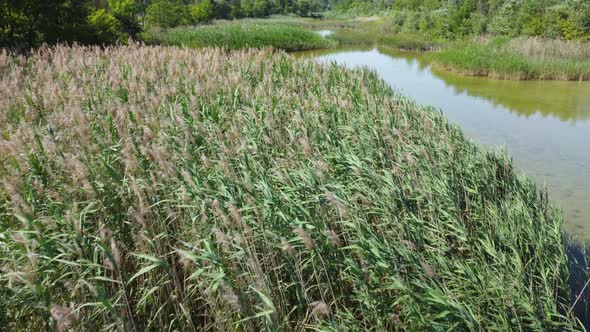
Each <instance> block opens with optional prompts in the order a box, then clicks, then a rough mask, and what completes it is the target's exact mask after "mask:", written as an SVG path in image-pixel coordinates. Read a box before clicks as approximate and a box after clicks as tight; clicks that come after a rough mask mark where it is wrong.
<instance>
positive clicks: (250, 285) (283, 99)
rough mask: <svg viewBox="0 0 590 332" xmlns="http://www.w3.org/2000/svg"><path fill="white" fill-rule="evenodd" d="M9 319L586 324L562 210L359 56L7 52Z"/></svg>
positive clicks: (241, 327) (190, 326)
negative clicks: (364, 65)
mask: <svg viewBox="0 0 590 332" xmlns="http://www.w3.org/2000/svg"><path fill="white" fill-rule="evenodd" d="M0 68H4V69H2V70H3V71H4V74H3V75H2V76H1V77H0V86H2V87H3V91H4V93H2V94H1V95H0V109H1V110H2V112H0V122H1V123H2V124H3V125H2V131H1V133H0V134H1V136H0V137H1V138H0V175H1V177H2V180H1V182H0V183H1V184H2V185H1V187H0V188H1V189H0V269H1V271H2V273H1V274H0V326H3V328H4V329H6V330H37V331H38V330H47V329H52V328H58V329H59V330H61V331H64V330H69V329H78V330H84V331H86V330H125V331H139V330H157V331H162V330H180V331H184V330H211V331H213V330H215V331H217V330H237V331H260V330H269V331H270V330H272V331H275V330H279V329H284V330H309V329H311V330H324V331H327V330H331V331H336V330H343V329H346V330H352V331H357V330H376V331H385V330H417V331H423V330H484V331H487V330H499V331H507V330H528V331H535V330H538V331H542V330H560V331H562V330H575V329H578V328H579V326H578V325H577V322H576V321H575V320H574V318H573V317H572V314H571V313H569V312H568V309H569V306H570V303H571V300H570V295H569V292H568V285H567V280H568V268H567V259H566V255H565V252H564V246H563V244H564V237H563V231H562V220H561V218H560V216H559V214H557V213H556V212H555V211H554V210H553V209H551V207H550V206H549V205H548V199H547V195H546V193H544V192H542V191H539V190H538V189H537V188H536V187H535V185H534V184H533V182H531V181H529V180H528V179H527V178H525V177H523V176H521V175H518V174H516V173H515V171H514V169H513V166H512V163H511V161H510V160H509V159H508V158H507V157H506V156H503V155H498V154H495V153H491V152H487V151H484V150H482V149H480V148H478V147H476V146H474V145H473V144H472V143H470V142H469V141H468V140H467V139H466V138H465V137H464V136H463V134H462V133H461V132H460V131H459V129H458V128H457V127H455V126H453V125H450V124H449V123H448V122H447V120H445V118H444V117H443V116H441V115H440V114H439V113H437V112H434V111H433V110H430V109H423V108H419V107H417V106H416V105H415V104H414V103H413V102H411V101H409V100H407V99H405V98H403V97H401V96H399V95H397V94H396V93H394V92H392V90H390V88H389V87H388V86H387V85H386V84H385V83H384V82H382V81H381V80H379V79H377V77H376V75H375V74H374V73H372V72H368V71H366V70H353V71H349V70H345V69H343V68H341V67H337V66H320V65H318V64H315V63H313V62H311V61H304V60H297V59H295V58H293V57H291V56H288V55H286V54H284V53H281V52H278V53H277V52H274V51H270V50H245V51H239V52H226V51H225V50H221V49H204V50H193V49H189V48H176V47H145V46H141V45H136V44H131V45H129V46H125V47H123V46H121V47H107V48H99V47H78V46H76V47H65V46H58V47H55V48H51V49H49V48H41V49H39V50H37V51H36V52H35V53H34V54H32V55H31V56H30V57H28V58H25V57H15V56H10V55H6V54H4V55H3V56H2V57H0Z"/></svg>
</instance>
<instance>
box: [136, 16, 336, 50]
mask: <svg viewBox="0 0 590 332" xmlns="http://www.w3.org/2000/svg"><path fill="white" fill-rule="evenodd" d="M143 38H144V39H145V40H146V41H147V42H149V43H157V44H163V45H176V46H187V47H192V48H203V47H223V48H227V49H242V48H249V47H254V48H261V47H274V48H277V49H282V50H286V51H301V50H310V49H319V48H328V47H331V46H335V43H334V42H333V41H331V40H328V39H326V38H324V37H322V36H320V35H319V34H317V33H315V32H313V31H309V30H307V29H305V28H303V27H300V26H296V25H292V24H283V23H273V24H269V23H260V22H259V20H257V21H247V20H245V21H236V22H227V21H219V22H216V23H215V24H211V25H203V26H197V27H179V28H174V29H152V30H149V31H147V32H145V33H144V35H143Z"/></svg>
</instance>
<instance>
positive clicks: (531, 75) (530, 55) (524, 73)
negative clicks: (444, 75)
mask: <svg viewBox="0 0 590 332" xmlns="http://www.w3.org/2000/svg"><path fill="white" fill-rule="evenodd" d="M432 58H433V59H434V60H435V64H436V65H437V66H439V67H441V68H444V69H446V70H451V71H454V72H458V73H461V74H465V75H475V76H490V77H493V78H500V79H517V80H570V81H571V80H590V43H587V42H574V41H561V40H551V39H541V38H533V37H520V38H515V39H482V40H474V41H468V42H458V43H455V44H454V45H452V46H450V47H447V48H445V49H444V50H443V51H441V52H439V53H436V54H433V57H432Z"/></svg>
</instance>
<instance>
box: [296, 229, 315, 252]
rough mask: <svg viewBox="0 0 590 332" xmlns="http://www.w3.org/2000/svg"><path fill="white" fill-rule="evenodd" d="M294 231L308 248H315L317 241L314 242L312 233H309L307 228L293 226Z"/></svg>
mask: <svg viewBox="0 0 590 332" xmlns="http://www.w3.org/2000/svg"><path fill="white" fill-rule="evenodd" d="M293 233H295V234H296V235H297V236H299V240H300V241H301V242H302V243H303V244H304V245H305V247H306V248H307V249H308V250H313V248H314V247H315V243H314V242H313V239H312V238H311V235H309V233H308V232H307V231H306V230H305V229H303V228H302V227H295V228H293Z"/></svg>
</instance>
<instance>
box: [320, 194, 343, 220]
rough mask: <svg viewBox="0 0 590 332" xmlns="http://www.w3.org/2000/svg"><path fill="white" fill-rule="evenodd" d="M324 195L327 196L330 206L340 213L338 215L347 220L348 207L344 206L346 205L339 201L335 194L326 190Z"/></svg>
mask: <svg viewBox="0 0 590 332" xmlns="http://www.w3.org/2000/svg"><path fill="white" fill-rule="evenodd" d="M324 195H325V196H326V200H327V201H328V204H330V206H331V207H332V208H333V209H334V210H336V211H337V212H338V215H340V217H341V218H346V217H347V216H348V211H347V209H346V205H344V203H342V201H341V200H340V199H338V197H336V195H334V193H333V192H331V191H329V190H327V189H326V190H325V191H324Z"/></svg>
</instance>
